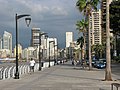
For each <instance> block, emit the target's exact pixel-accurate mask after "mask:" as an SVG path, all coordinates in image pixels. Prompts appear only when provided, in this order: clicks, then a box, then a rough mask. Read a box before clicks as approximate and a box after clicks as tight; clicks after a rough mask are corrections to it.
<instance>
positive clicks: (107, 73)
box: [105, 0, 112, 81]
mask: <svg viewBox="0 0 120 90" xmlns="http://www.w3.org/2000/svg"><path fill="white" fill-rule="evenodd" d="M106 63H107V65H106V70H105V80H106V81H112V77H111V58H110V28H109V0H106Z"/></svg>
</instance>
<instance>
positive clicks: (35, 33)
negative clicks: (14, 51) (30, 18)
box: [31, 28, 40, 47]
mask: <svg viewBox="0 0 120 90" xmlns="http://www.w3.org/2000/svg"><path fill="white" fill-rule="evenodd" d="M39 33H40V28H32V32H31V36H32V37H31V46H32V47H38V45H39Z"/></svg>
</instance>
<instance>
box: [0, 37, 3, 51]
mask: <svg viewBox="0 0 120 90" xmlns="http://www.w3.org/2000/svg"><path fill="white" fill-rule="evenodd" d="M2 41H3V40H2V37H1V36H0V49H2Z"/></svg>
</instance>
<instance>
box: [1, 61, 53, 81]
mask: <svg viewBox="0 0 120 90" xmlns="http://www.w3.org/2000/svg"><path fill="white" fill-rule="evenodd" d="M53 65H54V61H53V62H50V66H53ZM48 66H49V62H44V63H43V66H42V70H43V69H44V68H47V67H48ZM38 69H39V64H38V63H36V64H35V67H34V71H38ZM18 70H19V75H20V76H21V75H24V74H28V73H29V72H30V68H29V65H19V66H18ZM15 71H16V66H7V67H1V68H0V80H5V79H9V78H14V77H15Z"/></svg>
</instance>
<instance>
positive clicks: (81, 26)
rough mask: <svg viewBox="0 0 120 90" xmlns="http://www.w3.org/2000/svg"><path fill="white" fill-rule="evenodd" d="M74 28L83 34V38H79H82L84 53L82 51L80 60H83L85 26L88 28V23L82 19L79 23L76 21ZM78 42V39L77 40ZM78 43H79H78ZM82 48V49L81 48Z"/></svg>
mask: <svg viewBox="0 0 120 90" xmlns="http://www.w3.org/2000/svg"><path fill="white" fill-rule="evenodd" d="M76 26H77V28H76V29H77V30H79V32H82V33H83V37H81V39H82V38H83V46H84V51H83V54H82V55H83V57H82V59H84V58H85V48H86V43H85V41H86V40H85V34H86V28H87V26H88V21H86V20H84V19H82V20H81V21H77V23H76ZM78 40H80V38H79V39H78ZM78 42H79V41H78ZM83 46H82V47H83Z"/></svg>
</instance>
